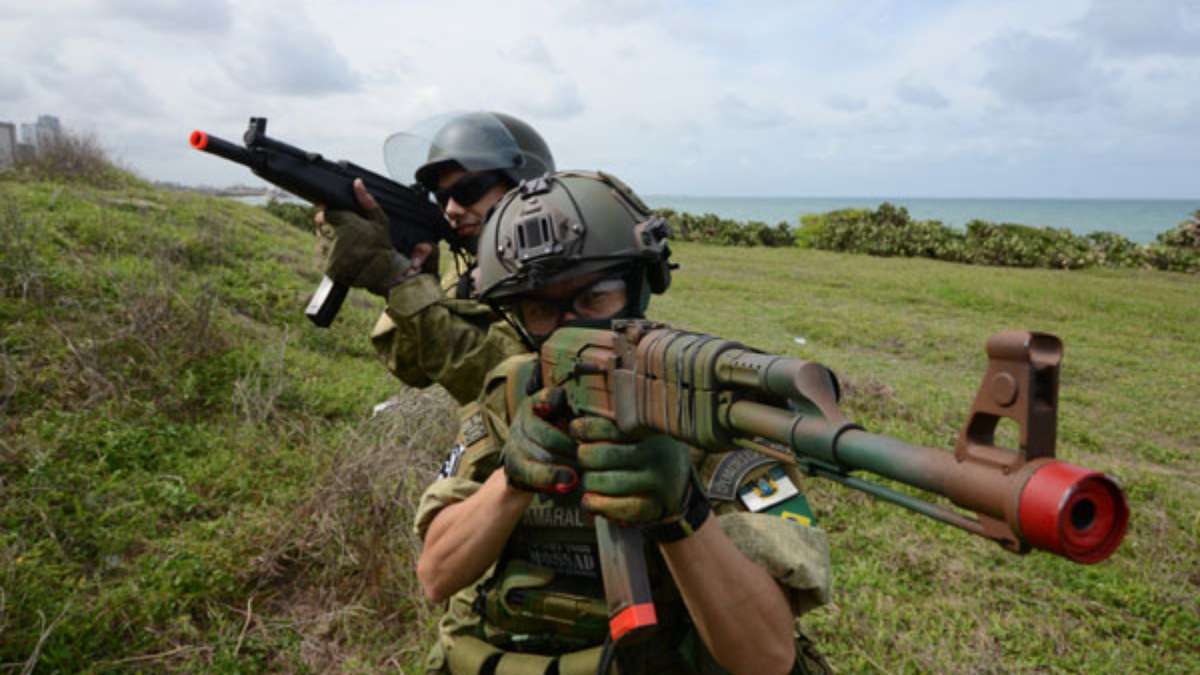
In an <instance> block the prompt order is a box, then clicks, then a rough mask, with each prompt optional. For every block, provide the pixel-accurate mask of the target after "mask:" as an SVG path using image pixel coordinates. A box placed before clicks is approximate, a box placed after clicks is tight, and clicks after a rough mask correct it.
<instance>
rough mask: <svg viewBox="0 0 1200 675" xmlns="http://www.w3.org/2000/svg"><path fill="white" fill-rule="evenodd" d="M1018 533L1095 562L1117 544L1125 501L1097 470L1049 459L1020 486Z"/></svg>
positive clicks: (1032, 541) (1083, 560)
mask: <svg viewBox="0 0 1200 675" xmlns="http://www.w3.org/2000/svg"><path fill="white" fill-rule="evenodd" d="M1019 517H1020V521H1021V534H1022V536H1023V538H1024V539H1025V541H1027V542H1028V543H1029V544H1030V545H1031V546H1033V547H1034V548H1040V549H1043V550H1047V551H1050V552H1052V553H1057V554H1059V555H1061V556H1064V557H1067V558H1070V559H1071V560H1074V561H1075V562H1078V563H1082V564H1085V565H1089V564H1092V563H1098V562H1100V561H1102V560H1104V559H1106V558H1108V557H1109V556H1110V555H1112V553H1113V551H1116V550H1117V547H1118V546H1120V545H1121V540H1122V539H1124V537H1125V529H1126V527H1127V526H1128V525H1129V505H1128V503H1126V501H1125V493H1124V492H1122V491H1121V488H1120V486H1118V485H1117V483H1116V482H1115V481H1114V480H1113V479H1111V478H1109V477H1108V476H1106V475H1104V474H1102V473H1099V472H1097V471H1091V470H1089V469H1085V468H1083V467H1079V466H1075V465H1074V464H1068V463H1067V462H1059V461H1051V462H1047V463H1046V464H1044V465H1042V466H1041V467H1040V468H1038V469H1037V470H1036V471H1035V472H1034V473H1033V475H1032V476H1030V477H1029V482H1027V483H1026V484H1025V487H1024V489H1022V490H1021V501H1020V506H1019Z"/></svg>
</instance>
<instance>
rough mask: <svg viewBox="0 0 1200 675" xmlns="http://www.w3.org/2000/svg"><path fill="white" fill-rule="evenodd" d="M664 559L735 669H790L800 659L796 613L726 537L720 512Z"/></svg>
mask: <svg viewBox="0 0 1200 675" xmlns="http://www.w3.org/2000/svg"><path fill="white" fill-rule="evenodd" d="M661 549H662V552H663V557H665V558H666V561H667V566H668V567H669V568H670V570H671V576H673V577H674V578H675V583H676V585H677V586H678V587H679V591H680V593H681V594H682V595H683V600H684V602H685V603H686V604H687V608H688V613H689V614H690V615H691V617H692V620H693V621H694V622H695V624H696V628H697V630H698V631H699V632H700V637H701V638H703V639H704V643H705V644H706V645H707V646H708V649H709V651H710V652H711V653H712V655H713V656H714V657H715V658H716V659H717V662H718V663H720V664H721V666H723V667H724V668H725V669H727V670H729V671H731V672H734V673H786V672H788V671H790V670H791V668H792V663H793V661H794V660H795V658H796V651H795V643H794V642H793V637H792V622H793V617H792V612H791V610H790V609H789V607H788V602H787V598H786V597H785V595H784V593H783V590H782V589H780V587H779V585H778V584H776V583H775V580H774V579H772V578H771V576H770V575H769V574H768V573H767V571H766V570H764V569H763V568H761V567H759V566H758V565H756V564H754V562H753V561H751V560H750V559H749V558H747V557H746V556H745V555H743V554H742V552H741V551H739V550H738V549H737V547H736V546H734V544H733V542H732V541H730V540H729V538H728V537H727V536H725V532H724V531H722V530H721V525H720V524H719V523H718V522H717V518H716V516H710V517H709V518H708V520H706V521H705V522H704V524H703V525H702V526H701V527H700V529H698V530H696V533H695V534H694V535H692V536H690V537H687V538H685V539H681V540H679V541H676V542H672V543H669V544H662V545H661Z"/></svg>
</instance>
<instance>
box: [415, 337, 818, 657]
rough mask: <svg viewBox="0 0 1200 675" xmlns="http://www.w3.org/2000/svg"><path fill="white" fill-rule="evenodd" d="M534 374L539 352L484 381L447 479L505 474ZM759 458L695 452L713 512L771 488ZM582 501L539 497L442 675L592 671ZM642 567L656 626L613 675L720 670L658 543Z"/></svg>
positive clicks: (598, 624)
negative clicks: (516, 420)
mask: <svg viewBox="0 0 1200 675" xmlns="http://www.w3.org/2000/svg"><path fill="white" fill-rule="evenodd" d="M535 365H536V362H535V360H534V355H532V354H528V355H519V356H514V357H512V358H510V359H509V360H508V361H506V362H504V364H502V365H501V366H500V367H498V368H497V369H496V370H495V371H493V374H492V375H490V376H489V377H488V380H487V382H486V383H485V388H484V394H483V396H482V397H481V405H479V406H477V407H472V408H469V409H466V410H465V411H464V423H463V426H462V429H463V431H462V433H461V434H460V440H459V446H458V448H459V449H458V450H457V451H456V454H452V457H451V460H448V465H447V467H444V468H443V475H446V476H450V475H466V476H469V477H471V478H472V479H474V480H477V481H479V482H482V481H483V480H484V479H486V477H487V476H488V475H490V474H491V473H492V471H494V470H495V469H497V468H499V467H500V466H502V465H503V457H502V455H501V452H500V448H502V447H503V444H504V440H505V439H506V438H507V431H508V422H509V420H511V419H512V417H513V414H514V412H515V410H516V406H517V404H518V403H520V401H521V400H522V399H523V398H524V396H526V389H527V387H528V383H529V380H530V378H531V376H532V373H533V368H534V367H535ZM760 458H761V456H760V455H756V454H754V453H748V452H747V451H735V452H731V453H722V454H720V455H718V456H713V455H706V454H704V453H702V452H700V451H696V452H694V453H693V462H694V464H695V466H696V467H697V470H698V473H699V474H700V476H701V479H702V482H704V483H705V484H706V487H707V489H708V490H709V491H710V492H712V493H714V497H715V498H716V499H717V500H724V501H722V502H721V503H720V504H716V503H715V504H714V508H715V509H717V510H720V508H729V507H730V506H731V505H732V504H733V503H735V502H736V500H737V498H738V493H739V491H740V492H745V491H746V490H748V489H750V490H759V491H760V492H761V491H762V490H764V489H767V490H769V489H770V486H772V485H775V482H774V481H773V479H777V478H779V476H778V475H776V474H777V473H778V472H779V470H780V469H779V467H778V465H777V464H775V463H773V462H769V461H767V462H764V461H761V459H760ZM460 463H461V464H460ZM768 497H769V495H768ZM579 500H580V494H578V493H576V494H574V495H567V496H564V497H551V496H545V495H538V496H536V497H535V498H534V501H533V502H532V503H531V505H530V507H529V508H528V509H527V511H526V513H525V514H524V516H523V517H522V519H521V522H520V523H519V524H518V526H517V527H516V529H515V530H514V532H513V534H512V536H511V537H510V539H509V541H508V543H507V544H506V545H505V548H504V551H503V553H502V554H501V556H500V559H499V560H498V561H497V563H496V565H495V566H494V567H493V571H492V573H491V574H490V575H486V576H485V578H484V579H483V580H482V581H481V582H480V583H479V584H478V585H477V586H476V587H475V588H474V589H473V590H474V592H473V597H472V601H471V603H470V604H471V608H470V611H471V612H472V613H473V614H474V617H475V619H477V622H475V623H473V624H472V625H471V626H470V627H469V628H466V629H464V630H460V631H457V632H456V633H455V634H454V635H453V636H446V637H447V638H449V639H448V640H446V644H445V654H444V664H442V665H441V666H440V670H441V672H450V673H453V674H454V675H492V674H493V673H495V674H497V675H542V674H545V673H553V672H557V673H560V675H576V674H578V675H585V674H586V675H593V674H594V673H596V671H597V668H598V666H599V664H600V658H601V652H602V645H603V644H604V640H605V636H606V635H607V632H608V611H607V606H606V603H605V600H604V588H603V583H602V580H601V578H600V566H599V559H598V556H597V544H596V536H595V529H594V527H593V524H592V519H591V517H590V516H589V515H588V514H587V513H586V512H584V511H583V510H582V508H581V507H580V504H579ZM802 500H803V495H800V501H802ZM800 501H797V500H796V499H795V498H789V499H788V500H786V502H785V503H786V504H788V505H790V506H789V507H788V508H792V509H796V510H800V507H799V506H798V504H800ZM811 516H812V514H811V512H810V511H808V508H807V503H803V513H802V514H800V515H798V516H797V519H798V520H799V519H802V520H803V521H804V522H805V523H808V522H811ZM646 560H647V567H648V572H649V574H650V580H651V588H653V589H655V591H654V601H655V608H656V611H657V614H658V618H659V622H658V628H657V629H656V630H655V631H654V632H651V633H650V634H648V635H647V636H646V637H647V639H646V640H643V641H641V642H639V643H638V644H634V645H624V644H623V645H622V647H621V648H620V649H618V650H617V653H616V659H615V663H614V665H613V668H612V669H611V670H610V672H612V673H620V674H621V675H635V674H640V673H705V674H708V673H712V674H717V673H723V672H724V671H722V670H721V669H720V668H719V666H717V664H716V663H715V662H714V661H713V660H712V657H711V656H710V655H709V654H708V652H707V650H706V649H705V648H704V645H703V642H702V641H701V640H700V638H699V636H698V634H697V633H696V631H695V630H694V628H693V626H692V624H691V621H690V618H689V617H688V614H687V611H686V608H685V607H684V605H683V602H682V599H681V597H680V595H679V592H678V590H677V589H676V587H675V585H674V582H673V580H672V578H671V576H670V574H669V572H668V570H667V567H666V564H665V562H664V561H663V559H662V556H661V553H660V552H659V550H658V548H657V546H655V545H654V544H648V545H647V548H646ZM452 604H453V603H452ZM799 646H800V645H799V643H798V647H799ZM436 651H437V649H436V648H435V652H436ZM798 654H799V652H798ZM438 660H440V659H438V658H436V655H435V658H434V659H433V661H432V662H431V664H430V665H431V666H434V667H435V668H438V667H439V666H438V664H437V661H438ZM797 663H798V664H801V662H800V661H798V662H797ZM802 672H817V671H802Z"/></svg>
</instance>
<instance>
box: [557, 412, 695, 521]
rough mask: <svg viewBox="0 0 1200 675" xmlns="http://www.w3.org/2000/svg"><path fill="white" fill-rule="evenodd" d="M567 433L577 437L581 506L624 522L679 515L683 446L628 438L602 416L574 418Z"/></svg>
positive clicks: (685, 460) (685, 478)
mask: <svg viewBox="0 0 1200 675" xmlns="http://www.w3.org/2000/svg"><path fill="white" fill-rule="evenodd" d="M570 432H571V436H572V437H573V438H575V439H576V440H578V441H579V452H578V454H579V467H580V468H581V469H582V470H583V483H582V485H583V490H584V494H583V507H584V508H585V509H587V510H588V511H590V512H592V513H594V514H596V515H599V516H604V517H606V518H608V519H609V520H612V521H615V522H618V523H621V524H624V525H651V524H656V523H661V522H663V521H668V520H673V519H677V518H679V516H680V515H682V513H683V510H684V507H685V503H684V497H685V495H686V494H687V488H688V482H689V480H690V478H691V471H692V464H691V459H690V450H689V448H688V446H687V445H685V444H683V443H680V442H679V441H677V440H675V439H673V438H671V437H670V436H662V435H659V436H650V437H647V438H643V439H641V440H632V439H629V438H628V437H626V436H625V435H624V434H622V433H621V431H620V430H619V429H617V425H616V424H614V423H613V422H612V421H610V420H607V419H604V418H603V417H593V416H586V417H578V418H576V419H574V420H572V421H571V425H570Z"/></svg>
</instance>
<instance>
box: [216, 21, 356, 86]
mask: <svg viewBox="0 0 1200 675" xmlns="http://www.w3.org/2000/svg"><path fill="white" fill-rule="evenodd" d="M235 44H236V45H238V46H237V47H236V48H235V49H234V50H233V51H232V52H231V54H230V56H228V57H227V58H225V59H224V60H223V65H224V67H225V70H226V72H227V73H229V75H230V76H231V77H233V78H234V79H236V80H237V81H238V82H239V83H240V84H241V85H242V86H244V87H245V88H247V89H250V90H258V91H262V92H266V93H270V94H284V95H288V96H321V95H324V94H338V93H353V92H355V91H358V90H359V86H360V84H361V77H360V76H359V75H358V73H357V72H355V71H354V69H352V68H351V67H350V64H349V62H348V61H347V60H346V58H345V57H344V56H342V54H341V53H340V52H339V51H338V49H337V45H336V44H335V43H334V41H333V40H332V39H331V38H330V37H329V36H328V35H327V34H325V33H323V32H321V31H320V30H319V29H318V28H317V26H316V25H315V24H314V23H313V22H312V20H311V19H309V18H308V15H307V14H306V13H305V12H304V11H303V9H302V8H292V9H289V10H288V11H287V12H277V13H273V14H272V15H271V16H269V17H268V16H266V15H256V16H252V17H250V18H248V19H247V20H246V21H244V22H243V25H241V26H239V30H238V35H237V39H236V40H235Z"/></svg>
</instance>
